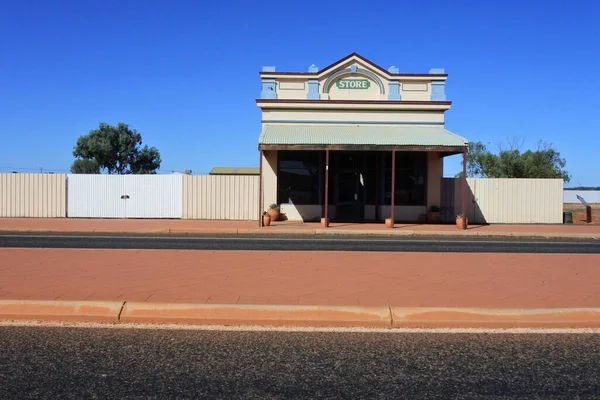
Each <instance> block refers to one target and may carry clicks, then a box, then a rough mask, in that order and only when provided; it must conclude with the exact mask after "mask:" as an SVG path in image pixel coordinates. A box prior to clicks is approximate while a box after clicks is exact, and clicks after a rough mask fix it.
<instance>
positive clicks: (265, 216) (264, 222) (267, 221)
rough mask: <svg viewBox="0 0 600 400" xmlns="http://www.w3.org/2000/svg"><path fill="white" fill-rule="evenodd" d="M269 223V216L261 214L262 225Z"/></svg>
mask: <svg viewBox="0 0 600 400" xmlns="http://www.w3.org/2000/svg"><path fill="white" fill-rule="evenodd" d="M269 225H271V216H269V215H263V226H269Z"/></svg>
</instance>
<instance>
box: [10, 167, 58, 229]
mask: <svg viewBox="0 0 600 400" xmlns="http://www.w3.org/2000/svg"><path fill="white" fill-rule="evenodd" d="M66 184H67V177H66V175H64V174H0V217H1V218H18V217H21V218H64V217H66V216H67V197H66V196H67V192H66Z"/></svg>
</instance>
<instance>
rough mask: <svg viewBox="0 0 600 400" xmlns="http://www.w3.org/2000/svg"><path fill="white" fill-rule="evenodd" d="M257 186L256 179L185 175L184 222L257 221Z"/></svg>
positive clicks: (248, 177) (250, 177)
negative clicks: (208, 220)
mask: <svg viewBox="0 0 600 400" xmlns="http://www.w3.org/2000/svg"><path fill="white" fill-rule="evenodd" d="M258 182H259V181H258V177H257V176H244V175H239V176H238V175H185V176H184V177H183V218H186V219H221V220H254V219H257V218H258V214H257V213H258Z"/></svg>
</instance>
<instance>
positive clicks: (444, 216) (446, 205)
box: [440, 178, 456, 222]
mask: <svg viewBox="0 0 600 400" xmlns="http://www.w3.org/2000/svg"><path fill="white" fill-rule="evenodd" d="M455 181H456V179H455V178H442V199H441V205H440V221H441V222H454V221H455V219H456V213H455V212H454V186H455V184H454V183H455Z"/></svg>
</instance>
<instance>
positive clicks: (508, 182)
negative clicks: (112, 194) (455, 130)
mask: <svg viewBox="0 0 600 400" xmlns="http://www.w3.org/2000/svg"><path fill="white" fill-rule="evenodd" d="M467 183H468V190H467V217H468V218H469V222H470V223H475V224H481V223H506V224H536V223H537V224H560V223H562V212H563V181H562V179H489V178H467ZM461 195H462V190H461V182H460V180H459V179H456V181H455V209H456V210H457V212H460V210H461V207H462V205H461Z"/></svg>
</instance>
